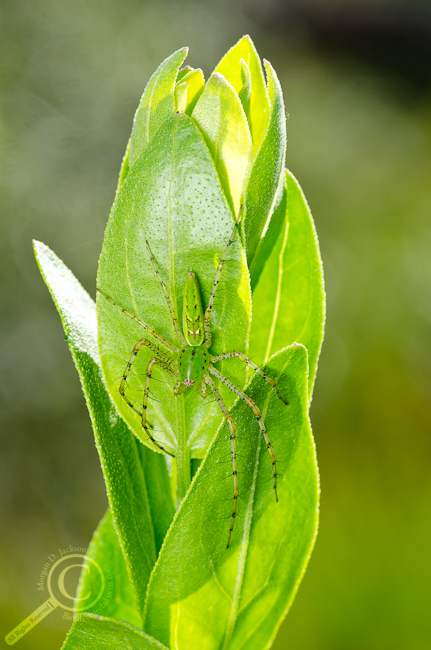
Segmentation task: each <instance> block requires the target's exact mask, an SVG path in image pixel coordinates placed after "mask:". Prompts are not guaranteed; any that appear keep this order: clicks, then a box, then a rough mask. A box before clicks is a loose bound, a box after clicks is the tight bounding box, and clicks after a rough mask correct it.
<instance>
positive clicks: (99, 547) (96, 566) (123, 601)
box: [75, 509, 142, 627]
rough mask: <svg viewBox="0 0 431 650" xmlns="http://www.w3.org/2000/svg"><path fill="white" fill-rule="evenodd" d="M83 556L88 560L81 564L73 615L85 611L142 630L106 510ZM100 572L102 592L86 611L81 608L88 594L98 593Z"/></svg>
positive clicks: (122, 560)
mask: <svg viewBox="0 0 431 650" xmlns="http://www.w3.org/2000/svg"><path fill="white" fill-rule="evenodd" d="M86 556H87V558H89V560H86V561H85V563H84V565H83V567H82V571H81V576H80V578H79V584H78V589H77V592H76V602H75V615H76V614H77V613H79V612H80V611H82V609H85V611H87V612H91V613H93V614H99V615H101V616H112V617H113V618H120V619H121V620H123V621H126V622H127V623H131V624H132V625H134V626H135V627H142V620H141V617H140V615H139V612H138V610H137V607H136V600H135V596H134V593H133V590H132V586H131V584H130V580H129V576H128V574H127V566H126V562H125V560H124V556H123V553H122V551H121V547H120V544H119V542H118V537H117V533H116V532H115V528H114V524H113V521H112V515H111V511H110V510H109V509H108V510H107V512H106V514H105V516H104V517H103V519H102V521H101V522H100V524H99V525H98V527H97V529H96V531H95V533H94V535H93V539H92V540H91V542H90V545H89V547H88V551H87V555H86ZM100 572H101V573H102V575H103V578H104V580H105V589H104V591H103V594H102V596H101V598H100V599H99V600H97V601H96V602H95V603H94V605H93V606H92V607H91V608H89V609H88V608H87V607H85V603H86V602H88V594H91V595H93V594H97V593H98V591H99V589H100Z"/></svg>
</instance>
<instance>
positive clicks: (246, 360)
mask: <svg viewBox="0 0 431 650" xmlns="http://www.w3.org/2000/svg"><path fill="white" fill-rule="evenodd" d="M233 357H237V358H238V359H241V361H244V363H246V364H247V365H248V366H250V368H253V370H254V371H255V372H257V373H259V375H260V376H261V377H263V378H264V379H265V381H267V382H268V384H270V385H271V386H272V387H273V389H274V391H275V394H276V395H277V397H278V398H279V399H281V401H282V402H283V404H286V406H287V402H286V400H284V399H283V398H282V396H281V395H280V391H279V390H278V388H277V384H276V383H275V381H274V380H273V379H271V377H268V375H266V374H265V373H264V372H263V370H261V369H260V368H259V366H257V365H256V364H255V363H253V361H251V360H250V359H249V358H248V357H246V356H245V354H242V352H238V351H237V350H234V351H233V352H225V353H224V354H218V355H217V356H216V357H211V363H217V361H223V360H224V359H232V358H233Z"/></svg>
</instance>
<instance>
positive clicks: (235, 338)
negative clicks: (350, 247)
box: [97, 114, 251, 458]
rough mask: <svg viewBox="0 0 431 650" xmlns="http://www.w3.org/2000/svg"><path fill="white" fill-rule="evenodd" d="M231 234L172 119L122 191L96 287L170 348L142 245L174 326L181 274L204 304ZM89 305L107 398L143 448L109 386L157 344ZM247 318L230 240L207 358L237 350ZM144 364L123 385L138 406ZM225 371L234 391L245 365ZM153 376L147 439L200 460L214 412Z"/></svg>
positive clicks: (196, 140)
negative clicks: (190, 277)
mask: <svg viewBox="0 0 431 650" xmlns="http://www.w3.org/2000/svg"><path fill="white" fill-rule="evenodd" d="M232 228H233V215H232V212H231V210H230V209H229V206H228V204H227V202H226V198H225V196H224V193H223V190H222V188H221V185H220V181H219V178H218V175H217V173H216V170H215V167H214V163H213V161H212V158H211V155H210V153H209V151H208V148H207V146H206V144H205V142H204V140H203V138H202V136H201V134H200V132H199V130H198V128H197V127H196V125H195V124H194V122H193V120H192V119H190V118H189V117H187V116H186V115H183V114H179V115H175V117H173V118H172V119H170V120H168V121H167V122H166V123H165V124H164V125H163V126H162V127H161V129H160V130H159V132H158V136H157V138H154V139H153V140H152V141H151V143H150V144H149V145H148V147H147V148H146V150H145V151H144V153H143V154H142V156H141V157H140V158H139V160H138V161H137V162H136V163H135V164H134V166H133V168H132V169H131V171H130V172H129V174H128V176H127V178H126V180H125V181H124V183H123V185H122V187H121V190H120V192H119V194H118V196H117V199H116V202H115V203H114V205H113V208H112V211H111V216H110V218H109V223H108V226H107V229H106V233H105V240H104V244H103V249H102V254H101V257H100V262H99V272H98V286H99V288H100V289H101V290H102V291H104V293H105V294H107V295H108V296H110V297H111V298H112V299H113V300H114V301H115V302H116V303H118V304H119V305H121V307H122V308H124V309H127V310H129V311H130V312H132V313H133V314H134V315H135V316H136V317H138V318H139V319H141V320H142V321H144V323H146V324H147V326H149V327H151V328H153V329H155V330H157V331H158V333H159V334H160V335H162V336H163V337H164V338H165V339H168V340H169V341H171V342H172V343H174V344H176V345H179V341H178V339H177V336H176V334H175V332H174V328H173V324H172V319H171V316H170V314H169V310H168V307H167V304H166V300H165V296H164V294H163V291H162V287H161V286H160V282H159V280H158V278H157V276H156V274H155V272H154V268H153V266H152V264H151V260H150V257H149V254H148V251H147V248H146V244H145V241H146V240H148V241H149V244H150V247H151V251H152V253H153V255H154V258H155V260H156V262H157V264H158V267H159V271H160V276H161V278H162V279H163V281H164V283H165V285H166V287H167V290H168V292H169V295H170V298H171V302H172V305H173V308H174V310H175V311H176V313H177V315H178V318H179V321H180V322H181V314H182V302H183V291H184V284H185V280H186V277H187V274H188V273H189V271H190V270H193V271H194V272H195V273H196V276H197V278H198V280H199V283H200V288H201V295H202V298H203V302H204V304H206V303H207V301H208V298H209V295H210V293H211V289H212V285H213V281H214V277H215V272H216V268H217V265H218V262H219V260H220V258H221V256H222V254H223V252H224V250H225V247H226V244H227V242H228V240H229V237H230V235H231V233H232ZM97 304H98V318H99V345H100V350H101V359H102V365H103V369H104V376H105V380H106V383H107V387H108V390H109V392H110V395H111V397H112V399H113V400H114V402H115V404H116V406H117V408H118V410H119V412H120V413H121V415H122V416H123V418H124V419H125V420H126V422H127V423H128V424H129V426H130V427H131V428H132V429H133V431H134V433H135V435H136V436H137V437H138V438H140V439H141V440H142V441H143V442H144V443H145V444H148V445H149V446H151V444H152V443H150V442H149V440H148V437H147V435H146V434H145V431H144V429H143V428H142V425H141V418H140V416H139V415H138V414H136V413H135V412H134V411H132V409H131V408H130V407H129V406H128V405H127V404H126V402H125V401H124V400H123V399H121V396H120V393H119V390H118V388H119V384H120V380H121V377H122V376H123V373H124V370H125V368H126V364H127V362H128V360H129V358H130V354H131V351H132V350H133V348H134V345H135V344H136V342H137V341H139V340H140V339H142V338H143V337H147V338H149V339H151V340H152V341H153V343H154V344H156V345H161V344H160V343H158V341H157V339H154V338H153V337H152V336H151V335H150V334H149V333H148V332H147V331H146V330H145V329H144V328H143V327H141V326H140V325H139V324H138V323H136V322H135V321H134V320H133V319H132V318H130V316H128V315H127V314H125V313H123V312H122V311H121V310H120V309H119V308H117V307H116V306H114V305H112V304H111V303H110V302H108V301H107V300H106V298H105V297H104V296H103V295H99V297H98V301H97ZM250 312H251V307H250V288H249V279H248V271H247V267H246V263H245V255H244V252H243V250H242V248H241V244H240V242H239V238H238V237H237V238H236V239H235V241H234V243H233V244H232V246H231V247H230V249H229V255H228V261H227V264H226V266H225V268H224V270H223V274H222V278H221V282H220V283H219V286H218V289H217V296H216V302H215V305H214V309H213V312H212V316H211V329H212V333H213V345H212V347H211V352H212V353H213V354H220V353H221V352H226V351H227V350H241V351H244V352H245V351H246V346H247V339H248V332H249V327H250V325H249V323H250ZM166 352H167V353H169V351H168V349H166ZM152 356H154V352H152V351H151V350H150V349H148V348H147V347H145V348H141V351H140V352H139V355H138V359H139V360H136V362H135V363H134V373H133V374H132V373H130V375H129V379H128V382H127V394H128V396H129V399H130V400H131V401H132V402H136V404H137V406H138V407H139V406H140V405H142V399H143V394H144V381H145V368H146V365H147V364H148V362H149V360H150V358H151V357H152ZM225 363H229V373H230V376H231V377H232V380H233V381H235V383H237V384H238V385H243V384H244V378H245V372H244V367H243V366H244V364H243V363H241V362H240V361H238V362H232V361H229V362H225ZM153 376H154V380H152V383H151V388H150V390H151V393H150V395H151V397H152V399H151V400H150V401H149V406H150V408H149V409H148V421H149V422H150V424H151V425H152V426H153V427H154V436H157V438H156V440H157V441H158V442H159V443H160V444H161V445H162V446H163V447H164V448H165V449H166V450H167V451H169V452H171V453H173V454H175V455H176V456H177V452H178V450H179V449H180V450H181V449H184V446H185V445H187V446H188V447H189V448H190V453H191V456H192V457H197V458H199V457H200V458H201V457H202V456H203V455H204V453H205V451H206V449H207V447H208V445H209V443H210V441H211V439H212V436H213V434H214V432H215V431H216V430H217V428H218V426H219V424H220V422H221V419H222V417H221V414H220V412H219V408H218V406H217V404H216V403H215V402H212V403H211V402H210V400H207V401H205V400H203V399H202V398H201V397H200V395H199V394H198V393H197V391H196V390H188V391H187V392H186V393H184V394H182V395H179V396H174V395H173V387H174V384H175V381H176V380H175V378H174V377H171V376H170V375H168V374H166V373H165V372H164V371H163V370H161V369H160V368H156V369H155V370H154V372H153ZM223 388H224V387H223ZM224 394H225V397H226V401H227V403H228V404H231V403H232V401H233V395H232V393H231V392H230V391H229V390H228V389H226V391H225V393H224Z"/></svg>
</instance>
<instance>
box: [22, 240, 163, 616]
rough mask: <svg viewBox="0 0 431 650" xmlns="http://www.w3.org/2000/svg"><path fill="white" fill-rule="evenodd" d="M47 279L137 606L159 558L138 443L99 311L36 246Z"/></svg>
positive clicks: (48, 252)
mask: <svg viewBox="0 0 431 650" xmlns="http://www.w3.org/2000/svg"><path fill="white" fill-rule="evenodd" d="M34 249H35V255H36V260H37V263H38V265H39V268H40V271H41V273H42V277H43V279H44V280H45V282H46V284H47V287H48V289H49V291H50V293H51V295H52V298H53V300H54V303H55V305H56V307H57V311H58V312H59V314H60V317H61V320H62V323H63V327H64V331H65V333H66V339H67V342H68V344H69V348H70V351H71V353H72V357H73V360H74V363H75V366H76V369H77V370H78V373H79V377H80V380H81V385H82V390H83V392H84V396H85V399H86V402H87V406H88V410H89V413H90V417H91V421H92V425H93V430H94V436H95V440H96V446H97V450H98V452H99V456H100V461H101V465H102V470H103V474H104V478H105V483H106V490H107V494H108V499H109V504H110V507H111V512H112V515H113V520H114V525H115V529H116V531H117V535H118V538H119V541H120V544H121V548H122V551H123V554H124V556H125V558H126V563H127V570H128V573H129V578H130V580H131V583H132V585H133V588H134V592H135V597H136V600H137V603H138V608H139V609H140V611H142V607H143V604H144V599H145V589H146V583H147V581H148V577H149V575H150V572H151V569H152V566H153V564H154V562H155V559H156V547H155V540H154V530H153V525H152V521H151V512H150V507H149V503H148V496H147V489H146V485H145V480H144V476H143V472H142V466H141V461H140V458H139V453H138V450H137V442H136V440H135V438H134V436H133V435H132V434H131V432H130V431H129V429H128V428H127V427H126V425H125V423H124V422H123V420H122V419H121V418H120V417H119V416H118V413H117V411H116V410H115V408H114V406H113V404H112V402H111V400H110V398H109V396H108V393H107V391H106V388H105V385H104V382H103V378H102V372H101V368H100V359H99V354H98V350H97V339H96V309H95V304H94V302H93V301H92V300H91V298H90V296H89V295H88V294H87V292H86V291H85V290H84V289H83V288H82V286H81V285H80V284H79V282H78V281H77V280H76V278H75V277H74V276H73V274H72V273H71V272H70V271H69V269H68V268H67V267H66V266H65V265H64V264H63V262H62V261H61V260H60V259H59V258H58V257H56V255H54V253H53V252H52V251H51V250H50V249H49V248H48V247H47V246H45V245H44V244H42V243H41V242H34Z"/></svg>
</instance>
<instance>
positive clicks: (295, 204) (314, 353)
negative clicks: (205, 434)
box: [250, 171, 325, 398]
mask: <svg viewBox="0 0 431 650" xmlns="http://www.w3.org/2000/svg"><path fill="white" fill-rule="evenodd" d="M253 303H254V305H258V306H259V307H258V308H256V307H255V308H254V311H253V325H252V328H251V334H250V352H251V354H253V355H255V356H254V358H255V362H256V363H260V362H261V361H263V360H264V359H267V358H268V357H269V356H270V354H272V353H274V352H275V351H276V350H279V349H280V348H281V347H283V346H284V345H289V344H290V343H293V342H294V341H296V342H298V343H303V344H304V345H305V346H306V348H307V350H308V359H309V364H310V369H309V378H308V383H309V396H310V398H311V394H312V390H313V383H314V378H315V375H316V369H317V361H318V358H319V353H320V348H321V345H322V338H323V328H324V322H325V290H324V284H323V270H322V262H321V259H320V252H319V244H318V241H317V236H316V231H315V228H314V223H313V219H312V217H311V213H310V209H309V207H308V204H307V201H306V199H305V197H304V194H303V192H302V190H301V188H300V186H299V185H298V182H297V180H296V179H295V177H294V176H293V175H292V174H291V173H290V172H288V171H286V214H285V220H284V224H283V227H282V228H281V230H280V233H279V235H278V240H277V243H276V244H275V246H274V248H273V250H272V253H271V255H270V256H269V259H268V261H267V263H266V265H265V268H264V270H263V272H262V274H261V276H260V279H259V282H258V284H257V286H256V288H255V290H254V292H253Z"/></svg>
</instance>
